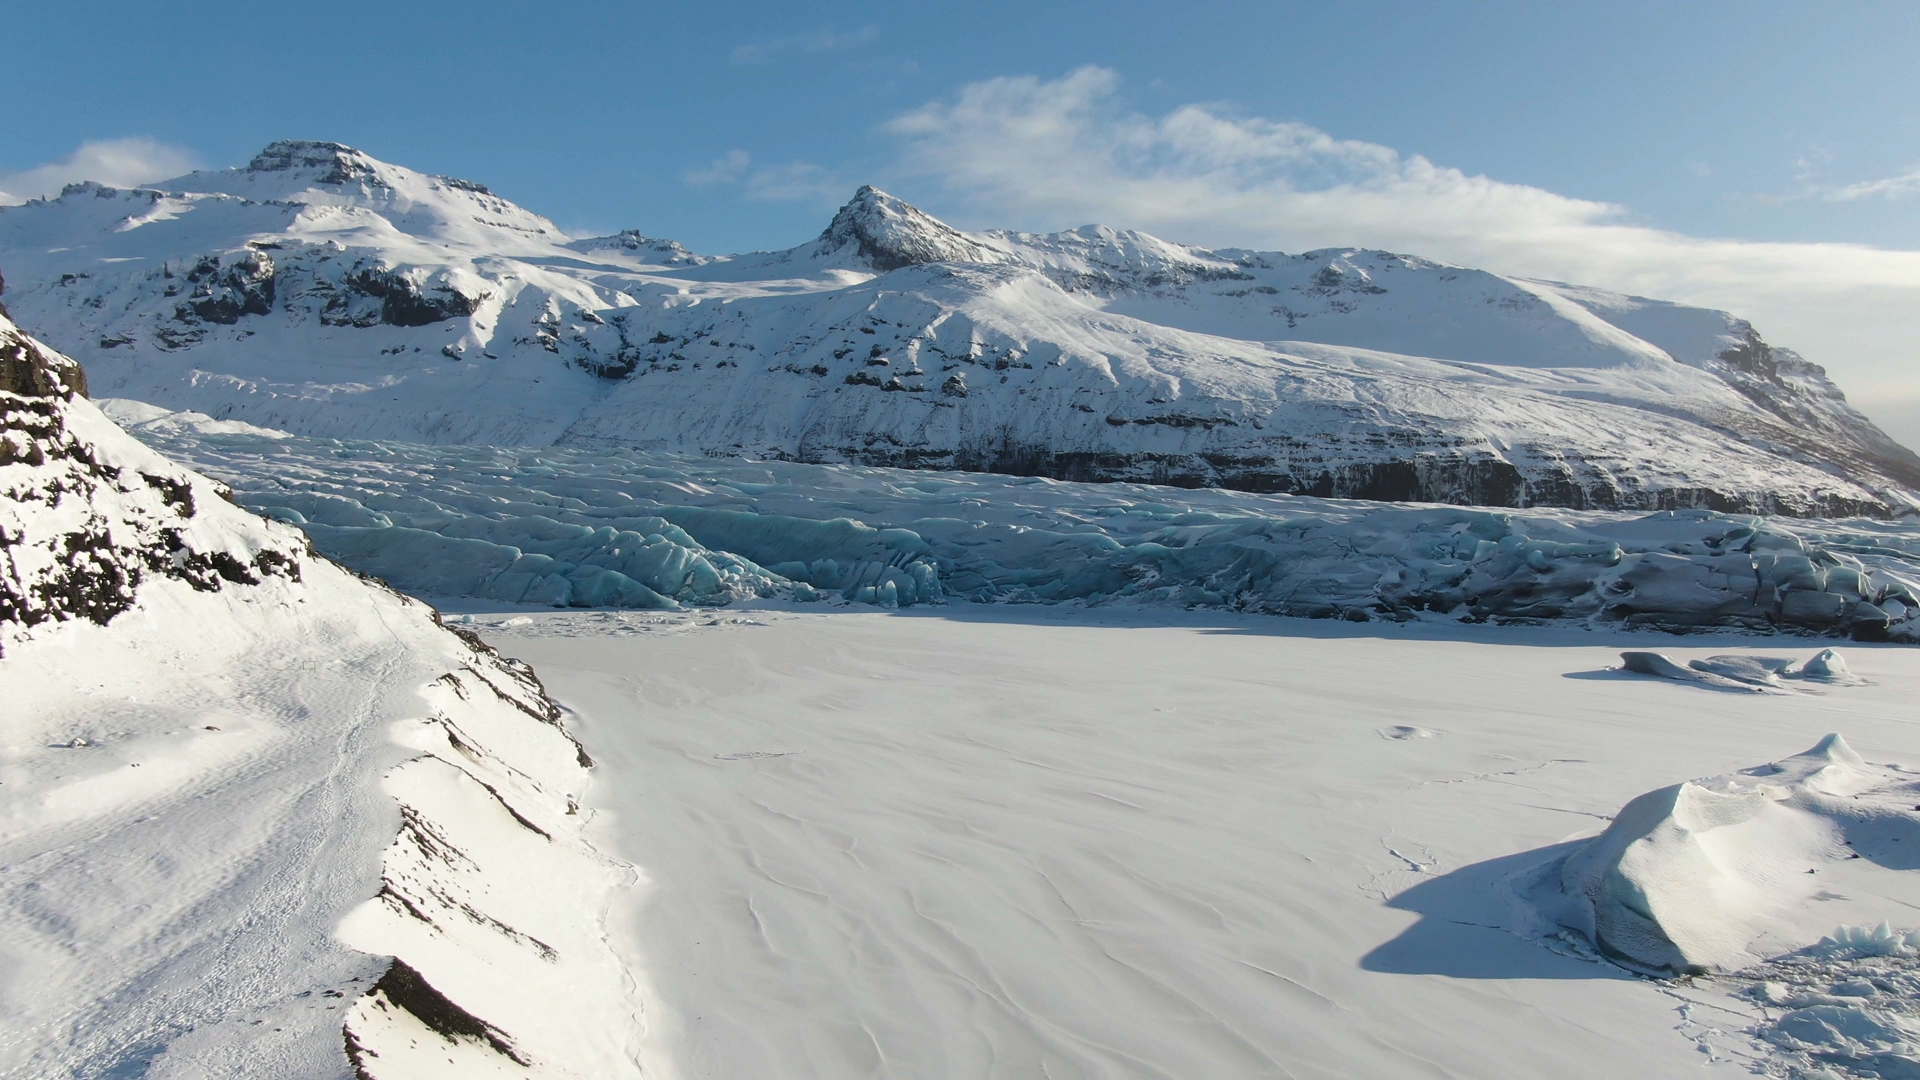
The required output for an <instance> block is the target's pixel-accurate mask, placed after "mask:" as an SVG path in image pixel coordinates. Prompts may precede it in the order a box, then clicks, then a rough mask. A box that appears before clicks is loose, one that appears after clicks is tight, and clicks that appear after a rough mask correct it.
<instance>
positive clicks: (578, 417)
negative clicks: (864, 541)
mask: <svg viewBox="0 0 1920 1080" xmlns="http://www.w3.org/2000/svg"><path fill="white" fill-rule="evenodd" d="M0 267H4V269H5V272H6V275H7V280H8V283H9V285H10V291H9V293H8V303H9V304H10V305H11V307H12V310H13V311H14V313H15V314H16V316H17V317H18V318H19V320H20V322H21V324H22V325H23V326H24V327H25V328H27V329H28V330H30V331H32V332H34V333H36V334H38V335H39V336H40V337H42V338H43V339H44V340H46V341H48V342H49V343H50V344H52V345H54V346H55V347H58V348H61V349H64V350H66V351H67V352H69V353H71V354H72V355H74V356H75V357H76V358H77V359H79V360H81V361H82V362H83V363H85V364H86V366H87V368H88V371H89V372H90V374H91V377H92V378H93V381H94V383H95V385H96V387H97V388H98V391H99V392H100V393H101V394H102V395H104V396H112V397H123V398H132V399H136V400H141V401H148V402H153V403H156V404H159V405H163V406H166V407H168V408H172V409H176V410H192V411H197V412H201V413H205V414H207V415H210V416H215V417H218V418H220V419H223V420H237V421H244V422H249V423H253V424H257V425H261V426H266V427H271V428H275V429H278V430H284V431H289V432H293V433H295V434H300V435H306V436H316V437H331V438H342V439H368V438H371V439H382V440H394V441H403V442H414V443H431V444H440V445H455V444H488V445H500V446H569V447H576V448H616V449H638V450H646V451H667V452H680V453H692V454H697V455H722V456H735V457H750V458H760V459H779V460H791V461H800V462H811V463H852V464H864V465H873V466H887V467H906V468H925V469H932V470H961V471H969V470H970V471H990V472H997V473H1006V474H1016V475H1041V476H1047V477H1050V478H1054V479H1063V480H1076V481H1130V482H1147V483H1157V484H1167V485H1173V486H1181V487H1209V486H1211V487H1227V488H1234V489H1238V490H1246V491H1253V492H1265V493H1293V494H1307V495H1318V496H1335V497H1354V498H1368V499H1388V500H1401V499H1405V500H1418V501H1426V502H1444V503H1458V504H1472V505H1492V506H1507V507H1529V506H1564V507H1572V508H1585V509H1629V510H1631V509H1642V510H1659V509H1711V510H1717V511H1723V512H1743V513H1769V514H1786V515H1793V516H1829V517H1832V516H1838V517H1848V516H1854V515H1869V516H1892V515H1896V514H1899V513H1901V512H1905V511H1910V510H1912V509H1914V508H1915V507H1916V506H1920V496H1916V495H1915V494H1914V492H1915V491H1916V490H1920V458H1916V457H1915V456H1914V454H1913V453H1912V452H1911V451H1910V450H1908V449H1906V448H1904V447H1902V446H1899V445H1898V444H1896V443H1895V442H1893V441H1892V440H1891V439H1889V438H1888V437H1887V436H1886V435H1885V434H1884V433H1882V432H1880V431H1879V430H1878V429H1877V428H1875V427H1874V426H1873V425H1872V424H1871V423H1870V422H1868V421H1867V420H1866V419H1865V418H1864V417H1862V416H1861V415H1860V414H1859V413H1858V412H1857V411H1855V410H1854V409H1853V408H1852V407H1851V406H1850V405H1849V404H1848V403H1847V401H1846V398H1845V396H1844V395H1843V394H1842V393H1841V391H1840V389H1839V388H1838V387H1836V386H1835V385H1834V384H1833V383H1832V381H1831V380H1829V379H1828V378H1827V377H1826V374H1825V372H1824V371H1823V370H1822V369H1821V368H1820V367H1818V366H1817V365H1815V364H1812V363H1809V362H1807V361H1806V360H1805V359H1803V358H1801V357H1799V356H1798V355H1797V354H1795V353H1793V352H1792V350H1790V349H1786V348H1782V347H1779V346H1776V345H1773V344H1771V343H1769V342H1767V341H1766V340H1764V339H1763V338H1762V337H1761V336H1760V335H1759V333H1758V332H1757V331H1756V330H1755V328H1754V327H1753V326H1752V325H1751V324H1749V323H1748V322H1746V321H1745V320H1742V319H1739V318H1737V317H1735V316H1733V315H1731V314H1728V313H1726V312H1720V311H1711V310H1706V309H1701V308H1692V307H1687V306H1684V305H1679V304H1672V303H1666V302H1662V301H1658V300H1650V299H1646V298H1640V297H1631V296H1623V295H1620V294H1616V293H1609V292H1605V291H1601V290H1595V289H1589V288H1582V287H1578V286H1575V285H1569V284H1565V283H1557V282H1546V281H1534V280H1529V279H1522V278H1514V277H1505V276H1501V275H1498V274H1494V273H1489V272H1486V271H1482V270H1475V269H1471V268H1466V267H1459V266H1450V265H1447V264H1444V263H1439V262H1434V261H1432V260H1427V259H1422V258H1419V257H1417V256H1413V255H1407V254H1399V253H1392V252H1384V251H1370V250H1362V249H1346V248H1335V249H1326V250H1321V251H1312V252H1305V253H1296V254H1287V253H1281V252H1262V251H1250V250H1241V249H1218V250H1214V249H1204V248H1198V247H1193V246H1189V245H1183V244H1177V243H1171V242H1168V241H1164V240H1161V239H1158V238H1156V237H1152V236H1148V235H1146V234H1143V233H1139V232H1134V231H1129V230H1117V229H1112V228H1107V227H1103V226H1087V227H1083V228H1079V229H1073V230H1068V231H1064V232H1059V233H1050V234H1033V233H1022V232H1012V231H1006V230H995V231H985V232H971V233H969V232H961V231H959V230H957V229H954V228H951V227H949V226H948V225H947V224H945V223H944V222H941V221H939V220H937V219H935V218H934V217H932V216H931V215H928V214H926V213H924V212H922V211H920V210H918V209H917V208H915V207H913V206H911V205H910V204H908V203H906V202H904V201H902V200H900V199H898V198H895V197H893V196H891V195H888V194H886V193H885V192H881V191H878V190H876V189H873V188H871V187H867V188H862V189H860V190H859V191H857V192H856V193H855V194H854V195H853V197H852V198H851V199H850V200H849V201H848V202H847V204H846V205H845V206H843V207H842V208H841V209H840V211H839V212H838V213H837V214H836V215H835V216H834V217H833V219H832V220H831V221H830V222H828V224H827V226H826V228H825V229H824V230H823V231H822V232H821V233H820V235H819V236H818V237H816V238H815V239H813V240H811V241H808V242H806V243H803V244H800V245H798V246H796V247H793V248H789V249H785V250H781V251H771V252H754V253H749V254H743V255H732V256H712V255H702V254H697V253H694V252H691V251H689V250H687V249H686V248H684V247H682V246H681V245H679V244H677V243H675V242H673V241H669V240H661V239H658V238H654V237H649V236H647V235H644V234H642V233H639V232H635V231H628V232H623V233H619V234H615V235H612V236H604V237H591V238H584V239H581V238H574V237H571V236H568V235H567V234H566V233H564V232H563V231H562V230H561V229H559V228H558V227H557V226H555V225H554V224H553V223H552V222H551V221H549V220H547V219H546V218H544V217H541V216H540V215H538V214H536V213H533V212H532V211H529V210H527V209H525V208H522V207H519V206H516V205H514V204H513V203H511V202H509V201H508V200H506V199H503V198H501V197H500V196H498V195H496V194H494V193H493V192H491V191H489V190H488V189H487V188H486V187H485V186H484V185H481V184H477V183H473V182H471V181H466V180H460V179H456V178H451V177H439V176H429V175H426V174H423V173H419V172H416V171H413V170H410V169H406V168H404V167H401V166H397V165H392V164H389V163H387V162H383V161H380V160H378V159H376V158H373V157H372V156H370V155H368V154H365V153H363V152H361V151H358V150H354V149H352V148H350V147H346V146H342V145H338V144H333V143H317V142H280V143H274V144H272V145H270V146H268V147H267V148H265V149H264V150H263V151H262V152H261V153H260V154H259V155H257V156H256V157H255V158H254V159H253V160H252V161H251V162H249V163H248V164H247V165H246V166H244V167H241V168H236V169H226V170H213V171H205V172H196V173H192V174H189V175H186V176H182V177H177V178H174V179H172V180H168V181H164V182H161V183H158V184H155V185H153V186H151V187H148V188H136V189H119V188H110V187H103V186H101V185H98V184H79V185H75V186H73V187H70V188H69V189H67V190H66V191H65V192H64V193H63V194H61V195H60V196H59V197H57V198H53V199H43V200H35V201H33V202H29V203H27V204H25V205H22V206H14V207H5V208H0Z"/></svg>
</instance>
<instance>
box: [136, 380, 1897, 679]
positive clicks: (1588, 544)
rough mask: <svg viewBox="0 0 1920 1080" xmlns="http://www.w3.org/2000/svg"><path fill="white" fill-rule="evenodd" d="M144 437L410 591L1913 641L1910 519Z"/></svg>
mask: <svg viewBox="0 0 1920 1080" xmlns="http://www.w3.org/2000/svg"><path fill="white" fill-rule="evenodd" d="M106 407H107V408H108V409H109V411H110V412H111V413H112V415H114V416H115V417H117V418H119V419H120V420H121V422H123V423H125V424H127V425H128V426H129V428H130V429H131V430H132V431H133V432H134V433H135V434H136V435H138V436H139V437H140V438H142V439H144V440H147V441H148V442H149V443H150V444H152V445H153V446H155V447H157V448H159V449H161V450H162V451H164V452H166V453H168V454H170V455H172V456H174V457H176V458H178V459H180V460H183V461H188V462H191V463H192V464H194V465H195V466H196V467H198V468H201V469H203V470H204V471H206V472H208V473H209V474H211V475H214V476H217V477H219V478H221V479H222V480H225V481H226V482H228V483H229V484H232V485H233V487H234V489H235V492H236V497H237V498H238V500H239V501H240V502H241V503H242V504H243V505H246V506H248V507H250V508H252V509H254V510H257V511H259V512H260V513H263V514H266V515H268V516H271V517H275V518H278V519H280V520H282V521H286V522H289V523H292V524H295V525H298V526H299V527H300V528H301V529H303V530H304V531H305V532H306V533H307V535H308V536H309V537H311V538H312V540H313V543H314V545H315V546H316V547H317V548H318V549H319V550H320V551H322V552H324V553H325V554H327V555H329V556H331V557H333V558H335V559H338V560H339V561H341V562H342V563H344V564H346V565H348V566H351V567H353V568H354V569H356V570H359V571H361V572H363V573H367V574H372V575H374V576H377V577H380V578H382V579H384V580H386V581H389V582H391V583H393V584H394V585H395V586H397V587H399V588H402V589H405V590H407V591H409V592H412V593H416V594H421V595H431V596H446V597H473V598H480V599H486V600H498V601H507V602H512V603H529V604H543V605H552V606H556V607H568V606H574V607H624V608H642V609H645V608H652V609H672V608H676V607H679V606H681V605H684V604H696V605H707V604H720V603H727V602H729V601H733V600H739V599H743V598H750V597H766V596H787V597H792V598H794V599H801V600H806V599H812V598H814V597H816V596H819V595H821V594H829V595H837V596H840V597H844V598H845V599H848V600H852V601H856V602H865V603H871V604H877V605H880V606H884V607H895V606H898V607H907V606H912V605H914V604H922V603H937V602H939V601H941V600H942V599H944V598H947V597H960V598H965V599H969V600H976V601H991V602H1016V603H1063V602H1075V603H1094V604H1097V603H1111V602H1115V601H1119V602H1126V603H1145V604H1178V605H1182V606H1201V607H1217V608H1224V609H1230V610H1237V611H1251V612H1261V613H1268V614H1278V615H1296V616H1308V617H1313V618H1330V617H1331V618H1344V619H1350V620H1355V621H1361V622H1365V621H1370V620H1388V621H1399V622H1405V621H1416V620H1425V621H1433V620H1438V621H1443V622H1452V621H1468V622H1477V621H1485V620H1496V621H1522V622H1575V623H1583V624H1589V625H1609V626H1619V627H1627V628H1639V627H1647V628H1657V629H1665V630H1679V631H1691V630H1698V629H1702V628H1713V627H1725V628H1737V629H1743V630H1750V631H1760V632H1774V631H1789V632H1798V633H1814V634H1828V635H1841V636H1852V637H1854V638H1858V639H1863V640H1895V641H1906V642H1920V522H1916V521H1915V520H1913V519H1908V520H1905V521H1902V522H1882V521H1872V520H1864V519H1861V520H1848V521H1810V520H1804V519H1771V518H1757V517H1752V516H1741V515H1725V514H1717V513H1712V512H1708V511H1673V512H1664V513H1659V514H1653V515H1644V514H1631V513H1592V512H1575V511H1564V510H1551V509H1533V510H1524V511H1494V510H1484V509H1472V508H1464V507H1452V506H1422V505H1413V504H1399V503H1369V502H1361V501H1335V500H1321V499H1311V498H1300V497H1288V496H1259V495H1249V494H1245V493H1241V492H1231V491H1218V490H1197V491H1187V490H1179V489H1172V488H1158V487H1144V486H1138V485H1130V484H1069V483H1058V482H1053V481H1047V480H1039V479H1029V478H1020V477H1007V476H996V475H986V474H976V473H934V472H923V471H907V470H889V469H870V468H855V467H845V466H823V465H800V464H790V463H779V462H773V463H765V462H751V461H743V460H737V459H705V458H685V457H678V456H674V455H660V454H642V453H634V452H624V451H606V452H601V451H583V450H570V449H560V448H541V449H537V450H535V449H527V450H510V449H507V450H503V449H493V448H477V447H458V446H420V445H413V444H405V443H381V442H340V441H335V440H326V439H305V438H295V437H291V436H287V435H285V434H283V433H280V432H275V431H269V430H266V429H262V428H255V427H250V426H248V425H245V424H240V423H233V422H223V421H215V420H211V419H209V418H207V417H205V416H200V415H198V414H193V413H169V412H166V411H165V410H160V409H156V408H154V407H152V406H147V405H142V404H139V403H137V402H125V401H114V402H107V403H106Z"/></svg>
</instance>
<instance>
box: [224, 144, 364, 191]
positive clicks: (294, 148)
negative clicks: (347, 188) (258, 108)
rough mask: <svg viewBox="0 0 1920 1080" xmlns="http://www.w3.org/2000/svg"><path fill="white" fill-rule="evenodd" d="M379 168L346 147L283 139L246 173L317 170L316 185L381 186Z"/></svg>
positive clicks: (255, 159)
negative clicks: (366, 183) (318, 174)
mask: <svg viewBox="0 0 1920 1080" xmlns="http://www.w3.org/2000/svg"><path fill="white" fill-rule="evenodd" d="M379 164H380V163H379V162H377V161H375V160H374V159H373V158H371V157H369V156H368V155H366V154H363V153H361V152H360V151H358V150H355V149H354V148H353V147H351V146H347V145H345V144H343V143H336V142H318V141H314V140H309V139H281V140H279V141H278V142H272V143H268V144H267V146H266V148H265V149H263V150H261V151H260V152H259V153H258V154H255V155H254V156H253V160H252V161H249V162H247V171H248V172H252V173H264V172H293V171H297V170H306V169H317V170H320V172H321V175H320V176H318V177H317V178H315V181H314V182H315V183H320V184H351V183H354V182H356V181H366V182H371V183H375V184H380V183H383V181H382V180H381V178H380V174H379Z"/></svg>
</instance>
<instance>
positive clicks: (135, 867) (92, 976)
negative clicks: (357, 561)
mask: <svg viewBox="0 0 1920 1080" xmlns="http://www.w3.org/2000/svg"><path fill="white" fill-rule="evenodd" d="M83 388H84V379H83V378H82V376H81V374H80V371H79V369H78V367H77V366H76V365H75V364H74V363H73V362H72V361H71V360H69V359H67V358H66V357H64V356H62V355H60V354H58V353H55V352H53V351H51V350H48V349H45V348H43V347H42V346H40V345H39V344H38V343H36V342H35V341H33V340H31V339H30V338H28V337H26V336H25V335H23V334H21V333H20V332H19V331H18V330H17V329H16V327H15V326H14V325H13V324H12V323H11V322H9V321H7V320H6V319H5V318H4V317H0V713H3V714H4V716H5V719H6V723H5V725H4V732H5V734H4V756H0V772H4V786H0V801H4V804H5V815H4V820H5V822H6V824H5V826H4V828H0V867H4V869H3V870H0V957H4V961H0V970H4V971H5V972H7V975H6V976H5V978H4V980H0V1016H3V1017H4V1022H3V1023H0V1031H3V1032H4V1034H0V1071H4V1072H6V1073H7V1074H8V1075H10V1076H47V1077H54V1076H60V1077H66V1076H73V1075H85V1076H108V1075H112V1076H120V1075H128V1076H132V1075H138V1076H151V1077H166V1076H208V1075H216V1076H217V1075H240V1074H243V1073H244V1074H248V1075H277V1076H315V1077H326V1076H333V1077H346V1076H349V1075H355V1074H357V1075H359V1076H362V1077H374V1078H381V1080H390V1078H397V1077H411V1076H421V1075H445V1074H447V1073H448V1070H449V1067H450V1063H456V1064H452V1065H451V1068H452V1069H453V1071H454V1072H456V1073H457V1074H458V1075H543V1076H569V1075H571V1076H582V1077H586V1076H595V1077H598V1076H622V1075H629V1074H630V1073H631V1068H632V1067H631V1066H630V1065H629V1064H628V1062H629V1061H630V1055H629V1054H627V1053H626V1051H627V1044H628V1042H629V1041H630V1040H631V1039H632V1038H633V1037H634V1035H635V1033H636V1031H637V1027H636V1022H635V1018H634V1015H633V1008H632V1006H631V1005H630V1003H629V1001H628V998H627V994H626V982H625V979H626V976H625V974H624V973H623V972H622V970H621V968H620V965H619V963H618V962H617V961H616V960H615V958H614V956H613V954H612V952H611V951H610V949H609V948H608V946H607V945H606V943H605V941H604V940H603V939H602V937H601V930H600V926H599V924H598V921H597V913H598V912H599V911H601V910H602V908H603V906H604V903H605V898H606V896H607V894H608V892H609V890H610V889H611V888H613V887H614V885H615V884H617V883H618V882H621V881H624V880H626V879H627V877H628V875H629V874H630V871H628V870H627V869H625V868H624V867H621V866H619V865H617V864H614V863H612V862H610V861H608V860H606V859H604V858H602V857H600V856H599V855H598V854H596V853H595V852H594V851H593V849H592V848H591V847H589V846H588V845H587V844H586V843H585V841H584V840H583V839H582V827H583V821H584V816H585V815H584V814H583V813H582V812H580V810H579V807H578V796H579V792H580V791H581V789H582V787H583V786H584V784H585V782H586V778H587V774H586V765H587V761H586V759H585V757H584V755H582V754H581V753H580V751H579V748H578V747H577V746H576V745H575V744H574V743H573V741H572V740H571V738H570V737H569V736H568V735H567V734H566V733H565V732H564V731H562V730H561V729H560V727H559V726H558V725H557V710H556V709H555V707H554V706H553V705H552V703H551V702H549V701H548V700H547V698H546V696H545V694H544V693H543V692H542V690H541V688H540V686H539V683H538V682H537V681H536V680H535V679H534V678H533V675H532V673H531V672H530V671H529V670H528V669H527V668H526V667H525V666H524V665H521V664H518V663H516V662H514V661H511V660H507V659H505V658H503V657H501V656H499V655H497V654H496V653H494V652H493V651H492V650H491V649H489V648H487V647H486V646H484V645H482V644H480V643H479V642H478V640H477V639H474V638H471V637H465V638H463V637H461V636H458V635H456V634H454V633H452V632H450V631H448V630H444V629H442V628H440V627H439V626H438V625H437V622H436V619H435V617H434V615H433V613H432V612H431V611H430V610H429V609H427V608H426V607H424V606H423V605H421V604H419V603H417V602H415V601H411V600H408V599H406V598H404V597H401V596H399V595H397V594H394V593H392V592H391V591H389V590H386V589H382V588H379V587H377V586H375V585H371V584H369V583H367V582H365V581H362V580H359V579H357V578H355V577H354V576H353V575H351V574H349V573H347V572H346V571H344V570H342V569H341V568H339V567H338V566H335V565H334V564H332V563H330V562H328V561H327V560H325V559H323V558H320V557H318V556H316V555H315V554H314V553H313V552H312V551H311V549H310V548H309V546H308V544H307V541H306V539H305V538H304V537H302V536H301V535H300V534H299V533H298V532H297V531H295V530H293V529H290V528H287V527H285V526H282V525H278V524H275V523H272V522H269V521H265V520H263V519H261V518H259V517H256V516H255V515H253V514H251V513H248V512H247V511H245V510H243V509H241V508H239V507H237V506H234V505H232V504H231V503H230V502H229V501H228V499H227V496H228V492H227V491H226V490H225V489H224V488H223V487H222V486H221V485H219V484H217V483H215V482H213V481H210V480H208V479H206V478H204V477H202V476H200V475H197V474H195V473H192V472H189V471H187V470H185V469H182V468H180V467H178V466H177V465H174V464H173V463H172V462H170V461H168V460H166V459H165V458H163V457H161V456H160V455H159V454H156V453H154V452H153V451H151V450H149V449H148V448H146V447H145V446H143V445H141V444H140V443H138V442H136V441H135V440H133V439H131V438H129V437H128V436H127V435H126V434H125V433H123V432H122V431H120V430H119V429H118V428H116V427H115V426H114V425H113V424H112V422H110V421H109V420H107V419H106V418H105V417H104V416H103V415H102V414H101V413H100V412H99V411H98V410H97V409H96V408H95V407H94V406H93V405H92V404H91V403H90V402H89V401H88V400H87V399H86V398H85V397H84V395H83V393H82V391H83Z"/></svg>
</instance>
